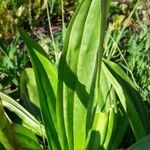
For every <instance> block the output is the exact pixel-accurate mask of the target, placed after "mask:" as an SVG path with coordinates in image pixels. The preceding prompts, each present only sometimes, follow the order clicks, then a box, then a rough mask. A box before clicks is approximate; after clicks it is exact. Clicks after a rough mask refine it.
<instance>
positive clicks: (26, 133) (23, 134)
mask: <svg viewBox="0 0 150 150" xmlns="http://www.w3.org/2000/svg"><path fill="white" fill-rule="evenodd" d="M13 128H14V131H15V135H16V139H17V141H18V142H19V143H20V145H21V148H22V149H28V150H42V147H41V145H40V144H39V143H38V140H37V137H36V136H35V134H34V133H33V132H32V131H31V130H29V129H27V128H25V127H24V126H21V125H17V124H14V125H13Z"/></svg>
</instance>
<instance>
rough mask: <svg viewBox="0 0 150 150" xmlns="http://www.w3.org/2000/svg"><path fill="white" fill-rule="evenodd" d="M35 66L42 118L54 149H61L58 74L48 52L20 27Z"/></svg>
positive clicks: (50, 144)
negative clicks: (57, 115) (58, 127)
mask: <svg viewBox="0 0 150 150" xmlns="http://www.w3.org/2000/svg"><path fill="white" fill-rule="evenodd" d="M20 35H21V37H22V38H23V40H24V42H25V44H26V45H27V48H28V50H29V54H30V57H31V61H32V64H33V68H34V73H35V79H36V84H37V89H38V96H39V99H40V108H41V113H42V119H43V121H44V126H45V130H46V134H47V138H48V142H49V146H50V147H51V148H52V149H60V144H59V140H58V134H57V120H56V92H57V74H56V71H55V69H54V66H53V65H52V64H51V62H50V60H49V58H48V56H47V54H46V53H45V52H44V50H43V49H42V47H40V46H39V45H38V44H37V43H36V42H34V41H33V40H32V39H31V38H30V37H29V36H28V34H27V33H26V32H25V31H23V30H22V29H20Z"/></svg>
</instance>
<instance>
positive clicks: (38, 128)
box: [0, 92, 45, 136]
mask: <svg viewBox="0 0 150 150" xmlns="http://www.w3.org/2000/svg"><path fill="white" fill-rule="evenodd" d="M0 98H1V100H2V103H3V106H4V107H7V108H8V109H9V110H10V111H12V112H14V113H15V114H17V115H18V116H19V117H20V118H21V119H22V121H23V122H22V124H23V125H24V126H25V127H27V128H29V129H30V130H32V131H33V132H35V133H36V134H38V135H40V136H45V131H44V127H43V125H42V124H41V123H40V122H39V121H38V120H37V119H36V118H35V117H34V116H32V115H31V114H30V113H29V112H28V111H27V110H26V109H24V108H23V107H22V106H21V105H20V104H19V103H17V102H16V101H15V100H13V99H12V98H10V97H9V96H7V95H6V94H4V93H2V92H0Z"/></svg>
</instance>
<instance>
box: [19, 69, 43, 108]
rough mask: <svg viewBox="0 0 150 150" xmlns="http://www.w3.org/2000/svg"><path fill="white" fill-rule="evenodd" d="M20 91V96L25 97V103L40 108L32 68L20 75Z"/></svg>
mask: <svg viewBox="0 0 150 150" xmlns="http://www.w3.org/2000/svg"><path fill="white" fill-rule="evenodd" d="M20 91H21V96H23V97H25V99H26V100H27V101H30V102H32V103H33V104H34V105H36V106H37V107H40V104H39V97H38V92H37V87H36V81H35V75H34V70H33V69H32V68H26V69H25V70H24V71H23V72H22V73H21V77H20Z"/></svg>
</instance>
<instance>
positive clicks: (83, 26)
mask: <svg viewBox="0 0 150 150" xmlns="http://www.w3.org/2000/svg"><path fill="white" fill-rule="evenodd" d="M106 9H107V8H106V1H105V0H84V1H83V2H82V3H81V5H80V6H79V8H78V9H77V11H76V13H75V15H74V17H73V19H72V20H71V23H70V25H69V27H68V30H67V33H66V39H65V43H64V48H63V53H62V56H61V59H60V63H59V69H58V79H59V80H58V81H59V83H58V101H57V102H58V103H57V106H58V109H57V112H58V114H57V118H58V129H59V132H60V133H61V135H60V139H61V140H62V145H64V147H63V149H70V150H72V149H75V150H78V149H81V150H82V149H83V148H84V146H85V144H86V138H87V135H88V132H89V130H90V126H91V125H90V124H91V121H92V119H93V118H92V107H93V100H94V89H95V84H96V83H95V82H96V81H95V79H96V74H97V72H98V71H99V72H100V65H101V59H102V54H103V49H102V46H103V39H104V33H105V23H106ZM91 20H92V21H91ZM65 131H66V132H65ZM66 137H67V138H66ZM66 139H67V141H66ZM67 144H68V147H67V148H66V147H65V146H67Z"/></svg>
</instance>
